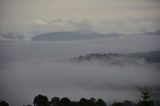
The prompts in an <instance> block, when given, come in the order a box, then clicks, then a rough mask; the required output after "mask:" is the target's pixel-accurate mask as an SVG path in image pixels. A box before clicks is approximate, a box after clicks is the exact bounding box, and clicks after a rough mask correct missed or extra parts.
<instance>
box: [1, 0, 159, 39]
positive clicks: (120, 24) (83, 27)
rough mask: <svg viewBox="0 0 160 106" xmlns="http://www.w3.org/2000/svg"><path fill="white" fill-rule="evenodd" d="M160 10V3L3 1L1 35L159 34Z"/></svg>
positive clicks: (138, 0)
mask: <svg viewBox="0 0 160 106" xmlns="http://www.w3.org/2000/svg"><path fill="white" fill-rule="evenodd" d="M159 10H160V2H159V0H80V1H78V0H67V1H66V0H0V32H1V33H16V34H17V33H18V34H19V33H20V34H24V35H25V36H26V37H27V38H30V37H33V36H34V35H36V34H40V33H46V32H56V31H79V32H98V33H113V32H116V33H127V34H128V33H143V32H155V31H158V30H159V29H160V24H159V23H160V20H159V19H160V13H159Z"/></svg>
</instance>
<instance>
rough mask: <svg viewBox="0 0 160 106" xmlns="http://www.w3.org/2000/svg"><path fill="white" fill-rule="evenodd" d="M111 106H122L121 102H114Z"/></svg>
mask: <svg viewBox="0 0 160 106" xmlns="http://www.w3.org/2000/svg"><path fill="white" fill-rule="evenodd" d="M111 106H123V103H121V102H114V103H113V104H112V105H111Z"/></svg>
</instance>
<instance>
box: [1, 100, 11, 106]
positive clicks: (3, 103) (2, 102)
mask: <svg viewBox="0 0 160 106" xmlns="http://www.w3.org/2000/svg"><path fill="white" fill-rule="evenodd" d="M0 106H9V104H8V103H7V102H5V101H3V100H1V101H0Z"/></svg>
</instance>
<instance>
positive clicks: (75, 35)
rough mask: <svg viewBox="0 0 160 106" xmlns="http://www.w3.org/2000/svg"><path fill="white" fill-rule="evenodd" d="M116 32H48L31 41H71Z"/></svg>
mask: <svg viewBox="0 0 160 106" xmlns="http://www.w3.org/2000/svg"><path fill="white" fill-rule="evenodd" d="M115 36H119V35H118V34H114V33H111V34H98V33H81V32H50V33H44V34H40V35H36V36H34V37H33V38H32V39H31V40H32V41H70V40H71V41H72V40H87V39H95V38H104V37H115Z"/></svg>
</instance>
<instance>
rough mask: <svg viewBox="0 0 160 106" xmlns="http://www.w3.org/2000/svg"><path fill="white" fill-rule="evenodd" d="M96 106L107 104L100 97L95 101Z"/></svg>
mask: <svg viewBox="0 0 160 106" xmlns="http://www.w3.org/2000/svg"><path fill="white" fill-rule="evenodd" d="M96 106H107V104H106V103H105V102H104V101H103V100H102V99H98V100H97V102H96Z"/></svg>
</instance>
